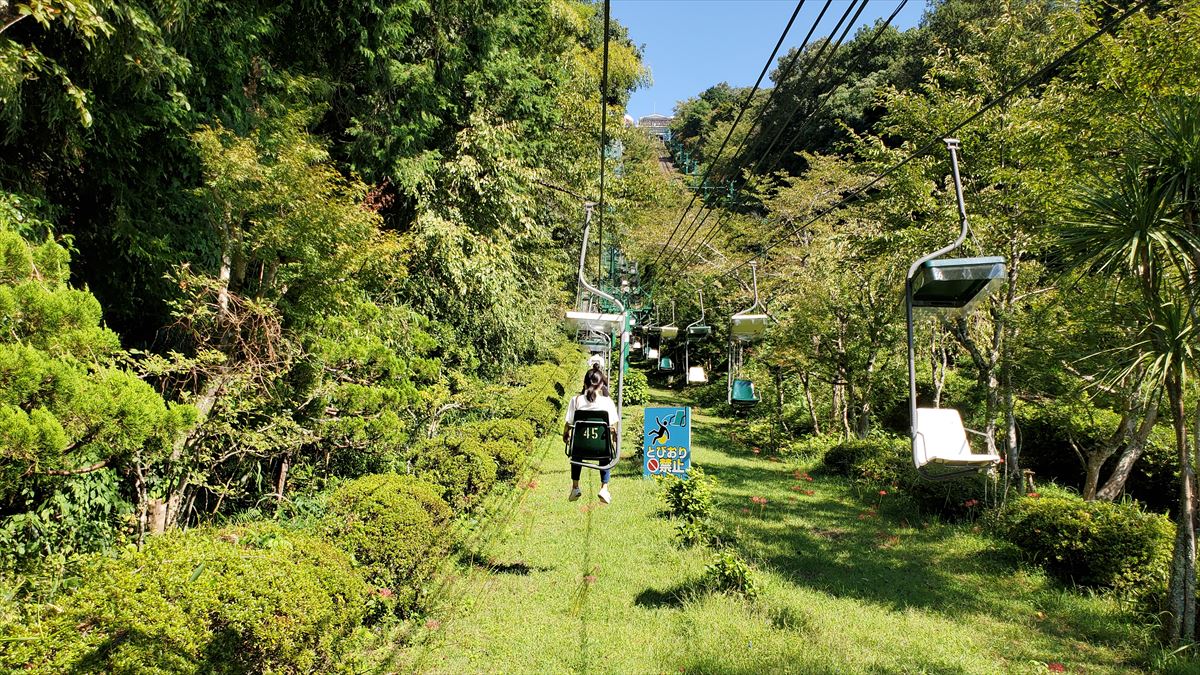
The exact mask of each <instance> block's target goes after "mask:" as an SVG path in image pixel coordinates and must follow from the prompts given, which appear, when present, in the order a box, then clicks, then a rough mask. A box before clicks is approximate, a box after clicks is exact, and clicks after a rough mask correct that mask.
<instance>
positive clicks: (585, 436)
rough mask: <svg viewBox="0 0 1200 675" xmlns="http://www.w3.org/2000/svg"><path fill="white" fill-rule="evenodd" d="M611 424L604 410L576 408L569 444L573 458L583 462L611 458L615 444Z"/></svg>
mask: <svg viewBox="0 0 1200 675" xmlns="http://www.w3.org/2000/svg"><path fill="white" fill-rule="evenodd" d="M609 426H610V425H609V419H608V413H606V412H604V411H603V410H576V411H575V422H574V424H572V425H571V439H570V440H571V442H570V444H569V445H568V452H569V454H570V456H571V459H573V460H575V461H583V462H600V461H609V460H611V459H612V457H613V444H612V436H611V435H610V434H609Z"/></svg>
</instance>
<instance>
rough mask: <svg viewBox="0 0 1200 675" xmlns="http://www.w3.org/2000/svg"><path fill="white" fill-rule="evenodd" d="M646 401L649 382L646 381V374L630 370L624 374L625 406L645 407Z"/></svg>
mask: <svg viewBox="0 0 1200 675" xmlns="http://www.w3.org/2000/svg"><path fill="white" fill-rule="evenodd" d="M614 386H615V383H614ZM614 393H615V392H614ZM648 400H650V382H649V381H648V380H647V379H646V373H645V372H643V371H640V370H637V369H634V368H630V369H629V370H627V371H626V372H625V405H646V401H648Z"/></svg>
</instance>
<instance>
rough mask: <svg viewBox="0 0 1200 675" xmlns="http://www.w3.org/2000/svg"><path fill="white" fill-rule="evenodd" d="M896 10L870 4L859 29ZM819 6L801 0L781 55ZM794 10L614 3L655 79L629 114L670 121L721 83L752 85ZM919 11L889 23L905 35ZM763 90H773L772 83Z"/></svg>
mask: <svg viewBox="0 0 1200 675" xmlns="http://www.w3.org/2000/svg"><path fill="white" fill-rule="evenodd" d="M899 4H900V0H869V1H868V3H867V8H866V9H865V10H863V13H862V15H861V16H860V17H859V20H858V25H862V24H872V23H874V22H875V20H876V19H879V18H886V17H888V16H889V15H891V13H892V12H893V11H894V10H895V9H896V6H897V5H899ZM824 5H825V3H824V2H823V1H821V0H806V2H805V3H804V7H803V9H802V10H801V11H800V15H799V16H798V17H796V23H795V24H793V25H792V30H791V32H789V33H788V37H787V40H785V41H784V46H783V48H781V49H780V51H779V54H780V55H783V54H785V53H787V52H786V50H787V48H788V47H793V46H798V45H799V44H800V43H801V41H803V39H804V35H805V34H806V33H807V32H808V29H809V27H810V26H812V22H813V21H814V20H815V19H816V18H817V15H818V14H819V13H820V11H821V8H822V7H823V6H824ZM848 5H849V0H834V2H833V3H832V4H831V5H830V7H829V10H828V11H827V12H826V13H825V16H824V18H823V19H822V21H821V24H820V26H819V27H818V28H817V31H816V32H815V33H814V34H813V39H816V38H817V37H818V36H822V35H828V34H829V32H830V31H831V30H832V29H833V27H834V26H835V25H836V24H837V22H838V19H840V18H841V17H842V14H843V13H844V12H845V11H846V7H847V6H848ZM795 8H796V3H795V2H793V0H612V14H613V17H614V18H615V19H616V20H617V21H620V22H621V24H622V25H624V26H626V27H628V28H629V34H630V37H631V38H632V39H633V41H634V42H635V43H636V44H639V45H643V46H644V59H645V64H646V65H647V66H648V67H649V68H650V72H651V74H652V75H653V78H654V84H652V85H651V86H650V87H646V88H643V89H640V90H638V91H635V92H634V93H633V97H632V98H631V99H630V101H629V109H628V112H629V114H631V115H633V116H634V117H635V118H637V117H641V116H643V115H649V114H650V113H652V112H658V113H661V114H664V115H669V114H671V112H672V111H673V110H674V108H675V103H676V102H677V101H681V100H683V99H686V98H690V97H692V96H695V95H696V94H699V93H700V92H701V91H704V90H705V89H707V88H708V87H710V86H712V85H714V84H717V83H718V82H728V83H729V84H731V85H733V86H735V87H748V86H751V85H753V84H754V80H755V79H756V78H757V77H758V74H759V72H760V71H761V70H762V66H763V63H764V62H766V60H767V56H769V55H770V54H771V49H773V48H774V47H775V42H776V41H777V40H778V39H779V33H780V32H782V31H783V27H784V26H785V25H787V20H788V17H790V16H791V15H792V11H793V10H794V9H795ZM924 11H925V1H924V0H909V2H908V4H907V5H905V7H904V9H903V10H902V11H901V12H900V14H899V15H897V17H896V20H895V22H894V23H895V25H897V26H898V27H900V28H902V29H903V28H910V27H912V26H915V25H917V22H919V21H920V20H921V14H922V13H923V12H924ZM851 15H853V14H851ZM853 34H854V33H853V32H851V35H853ZM776 59H778V56H777V57H776ZM764 86H770V79H769V78H767V79H765V80H764Z"/></svg>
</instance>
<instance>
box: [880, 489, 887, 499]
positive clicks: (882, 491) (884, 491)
mask: <svg viewBox="0 0 1200 675" xmlns="http://www.w3.org/2000/svg"><path fill="white" fill-rule="evenodd" d="M886 494H887V490H880V491H879V496H880V497H882V496H884V495H886Z"/></svg>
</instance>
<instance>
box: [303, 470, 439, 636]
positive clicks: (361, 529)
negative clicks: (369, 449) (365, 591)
mask: <svg viewBox="0 0 1200 675" xmlns="http://www.w3.org/2000/svg"><path fill="white" fill-rule="evenodd" d="M441 492H442V491H441V489H440V488H439V487H437V486H435V485H431V484H430V483H427V482H425V481H422V480H418V479H416V478H413V477H412V476H401V475H397V474H375V475H371V476H363V477H362V478H358V479H356V480H353V481H350V482H349V483H346V484H344V485H342V486H341V487H339V488H338V489H337V490H335V491H334V493H333V495H332V496H331V497H330V499H329V505H328V507H327V509H326V520H325V525H324V527H323V529H324V531H325V533H326V534H327V535H328V536H329V537H330V538H331V539H332V540H333V541H334V542H336V543H337V545H338V546H340V547H341V548H342V549H344V550H345V551H347V552H348V553H350V554H351V555H353V556H354V559H355V560H356V561H357V562H358V563H359V564H360V565H362V566H363V567H364V568H365V570H366V577H367V580H368V581H369V582H370V583H371V584H373V585H375V586H378V587H379V588H382V589H387V592H385V595H390V597H391V601H392V602H394V607H393V609H394V611H396V612H397V613H401V614H403V613H406V612H409V611H411V610H412V609H414V608H416V607H418V606H419V605H420V600H421V590H422V589H421V583H422V582H423V581H424V580H425V579H426V578H427V577H428V576H429V574H430V573H431V572H432V571H433V568H434V567H435V566H436V565H437V563H438V561H439V559H440V558H441V557H442V556H443V554H444V553H445V552H446V550H447V549H448V548H449V544H450V538H449V536H448V535H447V525H448V524H449V522H450V518H451V516H452V513H451V511H450V507H449V506H447V505H446V502H445V501H444V500H443V499H442V494H441ZM389 592H390V593H389Z"/></svg>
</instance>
